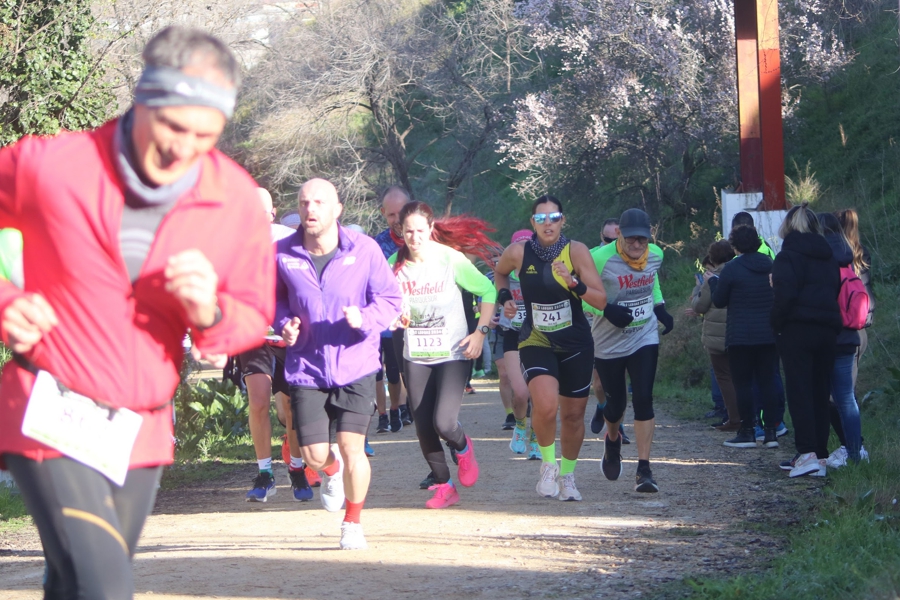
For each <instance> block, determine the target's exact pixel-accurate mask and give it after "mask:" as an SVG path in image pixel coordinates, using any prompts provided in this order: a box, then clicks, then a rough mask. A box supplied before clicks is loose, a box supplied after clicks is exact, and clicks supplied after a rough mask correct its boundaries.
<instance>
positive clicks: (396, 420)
mask: <svg viewBox="0 0 900 600" xmlns="http://www.w3.org/2000/svg"><path fill="white" fill-rule="evenodd" d="M380 418H381V417H379V419H380ZM401 429H403V421H401V420H400V409H399V408H398V409H397V410H393V409H392V410H391V433H397V432H398V431H400V430H401Z"/></svg>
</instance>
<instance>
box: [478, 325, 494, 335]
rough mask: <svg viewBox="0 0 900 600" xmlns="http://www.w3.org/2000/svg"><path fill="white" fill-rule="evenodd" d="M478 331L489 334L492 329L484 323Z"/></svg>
mask: <svg viewBox="0 0 900 600" xmlns="http://www.w3.org/2000/svg"><path fill="white" fill-rule="evenodd" d="M478 331H480V332H481V333H482V334H484V335H487V334H488V333H489V332H490V331H491V328H490V327H488V326H487V325H482V326H481V327H479V328H478Z"/></svg>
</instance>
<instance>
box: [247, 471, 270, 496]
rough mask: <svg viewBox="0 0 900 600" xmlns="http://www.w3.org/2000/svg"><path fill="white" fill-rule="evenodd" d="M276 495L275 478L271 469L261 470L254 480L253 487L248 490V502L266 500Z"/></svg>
mask: <svg viewBox="0 0 900 600" xmlns="http://www.w3.org/2000/svg"><path fill="white" fill-rule="evenodd" d="M274 495H275V478H274V477H273V476H272V473H270V472H269V471H260V472H259V475H257V476H256V479H254V480H253V489H251V490H250V491H249V492H247V502H265V501H266V500H268V499H269V496H274Z"/></svg>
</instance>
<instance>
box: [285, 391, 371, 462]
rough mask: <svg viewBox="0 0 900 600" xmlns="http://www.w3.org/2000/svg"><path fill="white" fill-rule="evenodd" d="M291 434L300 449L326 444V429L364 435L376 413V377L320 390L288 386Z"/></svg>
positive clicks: (327, 431)
mask: <svg viewBox="0 0 900 600" xmlns="http://www.w3.org/2000/svg"><path fill="white" fill-rule="evenodd" d="M290 395H291V411H292V412H293V417H294V431H296V432H297V441H298V442H299V443H300V445H301V446H309V445H312V444H327V443H328V442H329V441H330V435H329V430H328V426H329V424H330V422H331V421H335V422H336V423H337V431H338V432H341V431H346V432H349V433H358V434H360V435H366V433H367V432H368V430H369V421H370V420H371V419H372V414H373V413H374V412H375V373H372V374H371V375H366V376H365V377H363V378H361V379H358V380H356V381H354V382H353V383H351V384H350V385H345V386H344V387H339V388H331V389H319V388H307V387H300V386H296V385H292V386H290Z"/></svg>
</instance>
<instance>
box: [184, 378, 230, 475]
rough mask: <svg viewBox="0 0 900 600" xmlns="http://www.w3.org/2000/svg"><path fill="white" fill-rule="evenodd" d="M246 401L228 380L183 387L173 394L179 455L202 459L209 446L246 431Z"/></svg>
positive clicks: (207, 452)
mask: <svg viewBox="0 0 900 600" xmlns="http://www.w3.org/2000/svg"><path fill="white" fill-rule="evenodd" d="M247 408H248V403H247V397H246V395H245V394H244V393H242V392H241V390H240V389H238V388H237V387H236V386H235V385H234V383H232V382H231V381H230V380H225V381H220V380H216V379H206V380H203V381H200V382H198V383H197V384H195V385H189V384H187V383H183V384H181V385H180V386H179V388H178V390H177V392H176V394H175V410H176V414H177V419H176V421H175V441H176V448H177V450H178V451H179V453H187V454H189V455H195V454H198V453H199V454H200V455H201V456H202V457H204V458H206V457H207V455H208V454H209V453H210V450H211V449H212V447H213V445H217V444H222V443H225V444H227V443H228V442H229V441H233V440H235V439H237V438H239V437H241V436H244V435H245V434H246V433H247V431H248V425H247V419H248V412H247Z"/></svg>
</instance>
